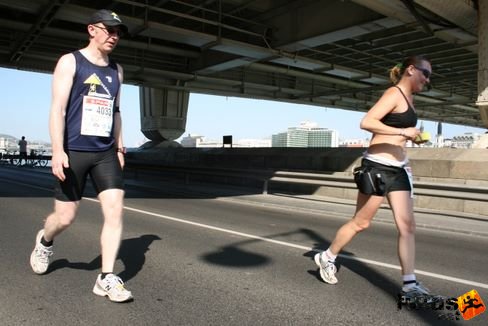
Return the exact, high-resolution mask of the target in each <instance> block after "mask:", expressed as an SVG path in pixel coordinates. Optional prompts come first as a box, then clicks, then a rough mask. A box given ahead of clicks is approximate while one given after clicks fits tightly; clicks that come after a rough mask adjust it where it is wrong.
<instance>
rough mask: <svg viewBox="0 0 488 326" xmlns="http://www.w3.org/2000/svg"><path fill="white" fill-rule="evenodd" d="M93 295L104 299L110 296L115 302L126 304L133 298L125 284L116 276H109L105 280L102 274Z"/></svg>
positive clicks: (98, 278)
mask: <svg viewBox="0 0 488 326" xmlns="http://www.w3.org/2000/svg"><path fill="white" fill-rule="evenodd" d="M93 293H95V294H96V295H99V296H102V297H105V296H108V298H109V299H110V301H114V302H125V301H129V300H131V299H132V298H133V297H132V293H131V292H130V291H128V290H126V289H125V287H124V282H122V280H121V279H120V277H118V276H116V275H114V274H108V275H107V276H105V278H104V279H103V280H102V274H99V275H98V277H97V281H96V282H95V286H94V287H93Z"/></svg>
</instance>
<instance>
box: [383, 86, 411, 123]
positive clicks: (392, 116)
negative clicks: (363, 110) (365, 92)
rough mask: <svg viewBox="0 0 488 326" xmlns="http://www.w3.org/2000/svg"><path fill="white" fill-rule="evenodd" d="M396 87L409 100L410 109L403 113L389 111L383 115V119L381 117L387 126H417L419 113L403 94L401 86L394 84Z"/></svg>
mask: <svg viewBox="0 0 488 326" xmlns="http://www.w3.org/2000/svg"><path fill="white" fill-rule="evenodd" d="M394 87H395V88H398V90H399V91H400V93H402V95H403V98H404V99H405V101H406V102H407V105H408V109H407V111H405V112H402V113H388V114H387V115H385V116H384V117H383V119H381V122H383V123H384V124H385V125H387V126H390V127H395V128H408V127H415V126H416V125H417V113H416V112H415V110H414V109H413V107H412V106H411V105H410V102H409V101H408V99H407V97H406V96H405V94H403V92H402V90H401V88H400V87H398V86H394Z"/></svg>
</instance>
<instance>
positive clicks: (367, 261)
mask: <svg viewBox="0 0 488 326" xmlns="http://www.w3.org/2000/svg"><path fill="white" fill-rule="evenodd" d="M83 199H86V200H90V201H94V202H98V200H97V199H94V198H86V197H83ZM124 209H126V210H128V211H132V212H136V213H141V214H145V215H150V216H155V217H159V218H163V219H166V220H170V221H174V222H178V223H185V224H189V225H193V226H198V227H201V228H205V229H210V230H214V231H219V232H225V233H228V234H234V235H238V236H241V237H244V238H250V239H256V240H261V241H264V242H270V243H274V244H277V245H280V246H285V247H291V248H296V249H301V250H306V251H316V252H318V250H316V249H313V248H311V247H307V246H301V245H297V244H294V243H289V242H285V241H279V240H274V239H269V238H266V237H261V236H258V235H253V234H249V233H243V232H238V231H234V230H230V229H224V228H220V227H217V226H212V225H208V224H203V223H198V222H192V221H188V220H184V219H181V218H177V217H172V216H168V215H163V214H159V213H153V212H150V211H146V210H142V209H137V208H132V207H128V206H124ZM339 256H340V257H341V258H344V259H349V260H355V261H360V262H362V263H365V264H370V265H376V266H381V267H385V268H390V269H396V270H400V266H398V265H392V264H387V263H383V262H379V261H375V260H370V259H364V258H358V257H351V256H347V255H341V254H340V255H339ZM415 273H416V274H420V275H425V276H430V277H433V278H438V279H441V280H445V281H451V282H456V283H461V284H467V285H470V286H473V287H477V288H483V289H488V284H485V283H479V282H475V281H470V280H465V279H462V278H457V277H451V276H447V275H442V274H437V273H431V272H426V271H422V270H415Z"/></svg>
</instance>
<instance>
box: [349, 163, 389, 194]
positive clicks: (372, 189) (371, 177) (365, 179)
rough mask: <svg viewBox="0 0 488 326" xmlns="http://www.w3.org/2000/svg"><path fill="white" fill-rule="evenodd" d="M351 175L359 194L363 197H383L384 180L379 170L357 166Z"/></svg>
mask: <svg viewBox="0 0 488 326" xmlns="http://www.w3.org/2000/svg"><path fill="white" fill-rule="evenodd" d="M353 173H354V182H355V183H356V186H357V187H358V190H359V192H361V193H363V194H365V195H376V196H384V195H385V180H384V179H383V177H382V175H381V173H380V171H379V170H377V169H375V168H373V167H369V166H359V167H357V168H355V169H354V170H353Z"/></svg>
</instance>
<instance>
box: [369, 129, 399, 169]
mask: <svg viewBox="0 0 488 326" xmlns="http://www.w3.org/2000/svg"><path fill="white" fill-rule="evenodd" d="M406 142H407V140H406V139H405V137H403V136H391V135H374V136H373V139H371V142H370V144H369V148H368V153H370V154H375V155H379V156H382V157H384V158H386V159H389V160H395V161H399V162H402V161H404V160H405V159H406V157H407V154H406V152H405V143H406Z"/></svg>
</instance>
